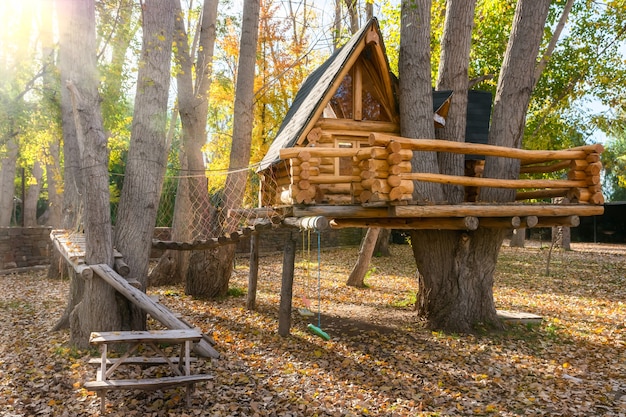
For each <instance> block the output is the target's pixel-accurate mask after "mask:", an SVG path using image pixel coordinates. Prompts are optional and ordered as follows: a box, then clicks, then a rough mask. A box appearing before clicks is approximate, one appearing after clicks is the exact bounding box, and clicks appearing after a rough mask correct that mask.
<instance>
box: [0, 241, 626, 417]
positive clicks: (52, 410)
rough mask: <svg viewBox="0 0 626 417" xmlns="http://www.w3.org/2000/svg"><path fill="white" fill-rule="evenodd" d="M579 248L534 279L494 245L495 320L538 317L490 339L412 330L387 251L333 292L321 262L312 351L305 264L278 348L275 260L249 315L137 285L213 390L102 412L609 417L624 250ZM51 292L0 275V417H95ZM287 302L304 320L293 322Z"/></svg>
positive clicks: (332, 253) (311, 283) (342, 264)
mask: <svg viewBox="0 0 626 417" xmlns="http://www.w3.org/2000/svg"><path fill="white" fill-rule="evenodd" d="M583 249H584V250H583ZM591 249H593V247H591ZM587 250H588V248H576V251H575V252H565V253H559V254H554V255H553V259H552V268H551V270H552V272H553V276H552V277H545V276H543V273H544V271H545V268H544V266H545V256H546V255H545V253H544V251H542V250H541V249H536V248H529V249H524V250H519V249H515V250H513V249H509V248H503V250H502V253H501V256H500V261H499V264H498V272H497V276H496V287H495V289H494V294H495V298H496V304H497V306H498V308H502V309H505V310H513V311H527V312H531V313H534V314H540V315H543V317H544V321H543V323H541V324H539V325H512V326H510V327H509V328H508V330H507V332H504V333H496V334H479V335H451V334H445V333H441V332H430V331H428V330H425V329H424V328H423V326H422V322H421V321H420V320H419V318H417V317H416V315H415V312H414V311H413V309H412V305H411V303H412V302H414V301H412V300H414V296H415V289H416V288H417V282H416V278H415V267H414V262H413V259H412V255H411V253H410V249H409V248H408V247H407V246H393V247H392V252H393V256H392V258H391V259H389V258H374V259H373V261H372V266H371V270H370V274H369V275H368V278H367V280H366V283H367V284H368V287H367V288H364V289H357V288H352V287H346V286H345V285H344V283H345V280H346V279H347V276H348V274H349V271H350V269H351V267H352V265H353V264H354V262H355V260H356V256H357V251H358V249H357V248H345V249H333V250H324V251H323V252H322V263H321V265H320V270H319V272H320V278H321V293H320V294H319V300H321V305H320V306H319V311H320V312H321V328H322V329H323V330H324V331H326V332H327V333H329V334H330V336H331V340H330V341H328V342H326V341H324V340H322V339H320V338H319V337H316V336H315V335H313V334H311V333H309V332H308V331H307V329H306V325H307V324H308V323H309V322H312V323H314V324H315V325H317V324H318V321H317V320H318V317H317V313H318V293H317V263H315V264H313V265H310V270H309V273H307V271H306V266H307V265H306V263H305V262H302V261H299V262H298V264H297V271H296V281H295V283H294V315H293V316H292V329H291V336H290V337H288V338H281V337H279V336H278V335H277V333H276V330H277V317H278V301H279V294H280V280H281V276H280V275H281V267H282V257H281V255H280V254H277V255H271V256H262V257H261V259H260V265H261V266H260V271H259V277H260V278H259V286H258V287H259V288H258V295H257V310H256V311H253V312H251V311H247V310H245V308H243V306H244V304H245V300H244V299H243V298H241V297H235V298H227V299H224V300H220V301H215V302H206V301H199V300H193V299H191V298H189V297H187V296H185V295H184V292H183V291H182V289H181V288H177V287H167V288H156V289H152V290H151V292H153V293H155V294H157V295H159V296H160V298H161V301H162V302H163V303H164V304H166V305H167V306H168V307H169V308H171V309H172V310H174V311H177V312H179V313H181V314H183V315H184V316H185V318H186V319H187V320H188V321H191V322H193V323H194V324H195V325H197V326H200V327H201V328H202V329H203V330H204V331H205V332H208V333H212V335H213V337H214V339H215V340H216V341H217V343H218V344H217V349H218V350H219V351H220V353H221V354H222V355H223V357H222V358H221V359H219V360H207V359H201V360H199V361H198V362H197V363H196V365H195V366H196V367H197V368H199V369H200V370H202V371H203V372H206V373H210V374H213V375H215V379H214V380H213V381H210V382H207V383H203V384H198V387H197V390H196V393H195V394H194V395H193V397H192V400H193V406H192V407H191V408H187V407H186V404H185V400H184V398H185V396H184V390H183V388H175V389H168V390H163V391H147V392H146V391H134V392H132V391H131V392H128V391H120V392H110V393H109V394H108V395H107V398H108V400H107V410H108V412H109V413H108V415H111V416H115V415H119V416H125V417H126V416H144V415H146V416H167V417H169V416H199V415H203V416H209V415H210V416H273V415H276V416H278V415H280V416H315V415H317V416H406V415H412V416H436V415H440V416H444V415H482V416H491V415H498V416H514V415H564V416H588V415H605V416H623V415H624V414H626V363H625V359H624V357H625V355H624V351H625V348H626V323H625V322H624V318H625V317H626V302H625V301H624V300H626V285H624V284H626V279H625V278H624V274H625V272H626V259H625V257H624V253H626V250H624V248H622V252H620V254H619V255H618V254H611V253H597V252H588V251H587ZM247 277H248V270H247V266H246V261H245V259H244V258H242V259H240V260H238V261H237V268H236V269H235V273H234V276H233V278H232V281H231V285H232V286H233V287H238V288H246V287H247ZM67 287H68V283H67V282H64V281H50V280H47V279H46V278H45V273H42V272H39V273H37V272H34V273H31V274H19V275H8V276H3V277H0V322H2V323H3V325H2V327H0V336H1V340H2V342H1V344H0V410H5V411H2V412H4V413H5V414H2V412H0V414H2V415H6V416H18V415H20V416H26V415H28V416H30V415H43V416H46V415H52V416H96V415H99V411H98V409H99V399H98V397H97V396H96V395H95V393H93V392H89V391H86V390H85V389H84V388H82V386H83V384H84V382H85V381H87V380H90V379H93V378H94V377H95V371H96V369H95V367H94V366H93V365H89V364H87V361H88V359H89V357H90V356H92V355H93V354H94V352H89V351H77V350H75V349H72V348H70V347H68V345H67V340H68V335H67V333H64V332H57V333H50V332H49V329H50V328H51V327H52V326H53V325H54V323H55V320H56V319H58V318H59V317H60V316H61V313H62V311H63V309H64V307H65V297H66V292H67ZM303 296H304V297H305V299H308V300H310V301H311V310H312V311H314V312H315V314H316V315H315V317H313V318H310V319H308V318H304V317H301V316H300V315H298V314H297V311H296V309H297V308H298V307H302V306H304V305H303V301H302V299H303ZM151 325H153V326H156V324H155V323H152V322H151ZM138 371H139V368H134V367H129V369H128V370H127V371H126V372H129V373H131V374H133V373H137V372H138ZM146 372H148V373H153V374H155V375H156V374H158V372H160V371H159V370H158V369H157V368H154V369H152V368H151V369H150V370H147V371H146Z"/></svg>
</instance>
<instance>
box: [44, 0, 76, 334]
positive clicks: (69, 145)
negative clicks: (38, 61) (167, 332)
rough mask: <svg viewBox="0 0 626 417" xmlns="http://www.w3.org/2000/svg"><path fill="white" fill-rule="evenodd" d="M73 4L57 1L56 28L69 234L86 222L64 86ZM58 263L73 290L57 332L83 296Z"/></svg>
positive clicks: (71, 57) (70, 63) (69, 66)
mask: <svg viewBox="0 0 626 417" xmlns="http://www.w3.org/2000/svg"><path fill="white" fill-rule="evenodd" d="M70 5H71V1H69V0H56V9H57V13H56V15H57V25H58V28H59V60H58V71H59V76H60V79H61V80H62V82H61V92H60V97H61V105H60V107H61V127H62V130H63V185H64V186H63V197H62V206H61V228H62V229H65V230H69V231H75V232H78V231H81V232H82V221H83V211H84V209H83V207H84V195H83V175H82V173H81V162H80V158H81V155H80V147H79V145H78V136H77V131H76V125H75V123H74V111H73V109H72V99H71V97H70V90H69V89H68V88H66V85H65V83H66V82H67V81H68V80H71V79H72V77H73V76H74V62H75V55H77V54H79V51H77V50H76V49H74V48H73V47H72V42H73V39H72V33H73V30H74V27H73V26H72V25H73V22H72V21H70V17H71V16H70V15H66V14H67V13H68V12H69V7H70ZM54 258H56V259H58V260H59V262H53V263H52V265H51V268H50V269H52V268H57V267H58V275H59V276H63V275H65V271H68V274H69V277H70V290H69V293H68V301H67V307H66V308H65V311H64V312H63V315H62V316H61V318H60V319H59V321H58V322H57V324H56V325H55V326H54V328H53V329H54V330H60V329H66V328H69V327H70V314H71V313H72V311H74V308H76V305H77V304H78V303H79V302H80V300H81V299H82V296H83V290H84V286H85V285H84V284H85V283H84V281H80V280H81V278H80V277H78V278H76V276H75V275H76V274H74V273H73V272H72V268H71V267H70V266H69V265H65V262H64V261H63V257H62V256H61V255H60V254H58V253H57V252H56V250H55V255H54V256H53V259H54ZM48 274H49V275H52V276H55V275H57V274H56V273H55V272H49V273H48Z"/></svg>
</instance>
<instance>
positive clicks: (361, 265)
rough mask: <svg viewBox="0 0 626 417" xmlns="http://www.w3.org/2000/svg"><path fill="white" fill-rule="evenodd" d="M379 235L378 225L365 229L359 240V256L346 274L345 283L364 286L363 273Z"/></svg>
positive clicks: (352, 285) (365, 272) (368, 263)
mask: <svg viewBox="0 0 626 417" xmlns="http://www.w3.org/2000/svg"><path fill="white" fill-rule="evenodd" d="M379 235H380V227H370V228H368V229H367V233H366V234H365V236H364V237H363V240H362V241H361V248H360V249H359V257H358V258H357V261H356V264H355V265H354V267H353V268H352V271H351V272H350V275H349V276H348V281H347V282H346V285H350V286H351V287H365V275H366V274H367V270H368V267H369V265H370V262H371V261H372V255H373V254H374V248H375V247H376V242H377V241H378V236H379Z"/></svg>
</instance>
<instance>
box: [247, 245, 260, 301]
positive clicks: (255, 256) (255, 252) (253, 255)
mask: <svg viewBox="0 0 626 417" xmlns="http://www.w3.org/2000/svg"><path fill="white" fill-rule="evenodd" d="M258 236H259V235H258V234H257V233H253V234H252V236H250V271H249V272H248V295H247V296H246V308H247V309H248V310H254V309H255V308H256V288H257V282H258V278H259V244H258Z"/></svg>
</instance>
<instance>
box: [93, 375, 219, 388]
mask: <svg viewBox="0 0 626 417" xmlns="http://www.w3.org/2000/svg"><path fill="white" fill-rule="evenodd" d="M211 379H213V375H207V374H198V375H182V376H169V377H163V378H153V379H109V380H106V381H88V382H85V385H84V387H85V388H86V389H88V390H90V391H103V390H104V391H108V390H115V389H146V390H149V389H159V388H165V387H171V386H174V385H183V384H193V383H196V382H202V381H208V380H211Z"/></svg>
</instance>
